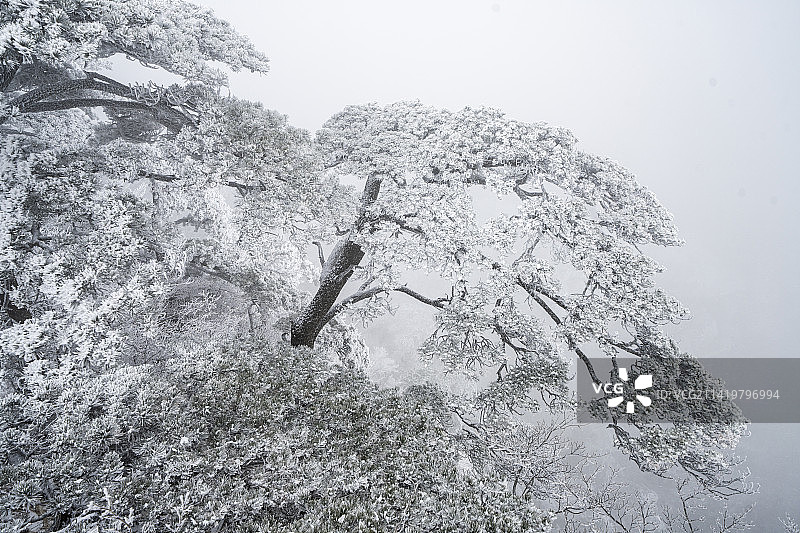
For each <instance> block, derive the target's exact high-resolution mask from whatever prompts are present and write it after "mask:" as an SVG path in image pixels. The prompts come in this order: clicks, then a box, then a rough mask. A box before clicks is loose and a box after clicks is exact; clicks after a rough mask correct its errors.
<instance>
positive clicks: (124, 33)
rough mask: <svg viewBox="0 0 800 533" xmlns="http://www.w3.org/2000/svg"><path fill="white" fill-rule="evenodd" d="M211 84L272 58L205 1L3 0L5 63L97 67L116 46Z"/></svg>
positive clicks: (0, 49) (0, 22) (260, 68)
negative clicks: (225, 68) (230, 72)
mask: <svg viewBox="0 0 800 533" xmlns="http://www.w3.org/2000/svg"><path fill="white" fill-rule="evenodd" d="M118 53H121V54H125V55H126V56H128V57H130V58H132V59H136V60H138V61H141V62H142V63H145V64H147V65H156V66H159V67H161V68H164V69H166V70H168V71H170V72H174V73H176V74H179V75H181V76H184V77H186V78H187V79H191V80H197V81H202V82H205V83H209V84H211V85H218V84H220V83H224V82H225V80H226V76H225V74H224V73H223V72H222V71H221V70H219V69H218V68H215V67H214V66H212V65H211V64H210V63H209V62H213V61H216V62H220V63H223V64H225V65H227V66H229V67H230V68H232V69H234V70H240V69H243V68H244V69H249V70H251V71H254V72H266V71H267V70H268V61H267V58H266V57H265V56H264V55H263V54H262V53H261V52H258V51H257V50H255V48H253V46H252V44H250V42H249V41H248V40H247V39H246V38H244V37H242V36H241V35H239V34H237V33H236V32H235V31H234V30H233V29H232V28H231V27H230V25H229V24H228V23H227V22H225V21H223V20H220V19H218V18H216V17H215V16H214V15H213V13H212V12H211V11H210V10H209V9H207V8H201V7H198V6H196V5H194V4H191V3H189V2H183V1H181V0H173V1H169V2H166V1H159V0H139V1H136V2H132V1H127V0H77V1H69V2H63V1H57V0H3V1H2V2H0V55H2V56H3V63H4V65H3V66H6V65H8V64H19V63H31V62H34V61H42V62H45V63H54V64H56V65H59V66H67V67H69V68H72V69H85V68H87V66H88V67H90V68H91V65H92V64H94V63H95V62H96V61H97V60H98V59H102V58H106V57H110V56H112V55H114V54H118Z"/></svg>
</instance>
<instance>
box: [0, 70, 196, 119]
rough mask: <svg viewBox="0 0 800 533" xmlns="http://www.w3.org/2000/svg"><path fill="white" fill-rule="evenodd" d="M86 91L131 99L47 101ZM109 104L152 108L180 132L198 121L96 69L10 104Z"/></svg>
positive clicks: (44, 107)
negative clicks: (142, 98)
mask: <svg viewBox="0 0 800 533" xmlns="http://www.w3.org/2000/svg"><path fill="white" fill-rule="evenodd" d="M82 91H98V92H103V93H107V94H113V95H115V96H119V97H121V98H127V99H129V100H125V101H120V100H115V99H107V98H68V99H62V100H56V101H44V100H47V99H48V98H52V97H63V96H65V95H67V94H69V93H74V92H82ZM94 106H109V107H116V108H126V109H136V110H139V111H148V112H150V113H151V114H153V116H154V118H155V119H156V120H158V121H159V122H161V123H162V124H164V125H165V126H167V127H168V128H169V129H171V130H173V131H179V130H180V128H181V127H183V126H186V125H194V122H193V121H192V120H191V119H190V118H189V117H188V116H186V115H184V114H183V113H181V112H180V111H178V110H176V109H174V108H173V107H171V106H169V105H166V104H164V103H161V102H158V103H156V104H153V105H149V104H147V103H144V102H139V101H138V100H137V99H136V97H135V95H134V93H133V91H132V90H131V88H130V87H128V86H126V85H123V84H122V83H119V82H118V81H115V80H113V79H111V78H108V77H107V76H103V75H102V74H97V73H95V72H87V73H86V77H85V78H81V79H77V80H66V81H62V82H59V83H53V84H50V85H46V86H44V87H39V88H38V89H34V90H32V91H28V92H27V93H25V94H23V95H20V96H18V97H16V98H14V99H13V100H11V102H9V103H8V107H10V108H11V109H16V110H17V111H19V112H20V113H37V112H42V111H56V110H62V109H71V108H80V107H94ZM7 120H8V117H2V118H0V124H3V123H4V122H6V121H7Z"/></svg>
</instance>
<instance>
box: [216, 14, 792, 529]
mask: <svg viewBox="0 0 800 533" xmlns="http://www.w3.org/2000/svg"><path fill="white" fill-rule="evenodd" d="M202 4H203V5H207V6H209V7H211V8H213V9H214V10H215V11H216V13H217V14H218V15H219V16H221V17H222V18H225V19H227V20H229V21H230V22H231V23H232V24H233V25H234V27H235V28H236V29H237V30H239V31H240V32H242V33H244V34H246V35H248V36H249V37H250V38H251V39H252V41H253V42H254V43H255V44H256V46H257V47H258V48H259V49H261V50H262V51H264V52H266V53H267V54H268V55H269V57H270V60H271V72H270V73H269V74H268V75H266V76H256V75H251V74H238V75H234V76H233V78H232V84H231V86H232V92H233V93H234V94H236V95H237V96H240V97H244V98H248V99H252V100H260V101H262V102H263V103H264V104H265V105H266V106H267V107H269V108H272V109H276V110H278V111H280V112H282V113H285V114H287V115H289V119H290V122H291V123H293V124H294V125H296V126H300V127H304V128H307V129H309V130H312V131H313V130H316V129H317V128H319V127H320V126H321V125H322V123H323V122H324V121H325V120H326V119H327V118H328V117H329V116H331V115H332V114H333V113H335V112H337V111H339V110H341V109H342V108H343V107H344V106H346V105H348V104H357V103H366V102H378V103H389V102H392V101H396V100H404V99H419V100H421V101H422V102H423V103H426V104H429V105H434V106H439V107H446V108H448V109H451V110H457V109H459V108H461V107H464V106H466V105H470V106H480V105H486V106H492V107H498V108H501V109H503V110H504V111H506V112H507V114H508V115H509V116H510V117H512V118H515V119H519V120H524V121H530V122H536V121H546V122H549V123H551V124H554V125H558V126H564V127H567V128H569V129H570V130H572V132H573V133H574V134H575V135H576V136H577V137H578V139H579V140H580V142H581V144H580V146H581V148H582V149H583V150H585V151H589V152H594V153H598V154H601V155H605V156H609V157H611V158H613V159H616V160H618V161H619V162H621V163H622V164H624V165H625V166H627V167H628V168H629V169H631V170H633V171H634V172H635V173H636V174H637V175H638V177H639V180H640V181H641V182H642V183H643V184H645V185H646V186H647V187H649V188H650V189H651V190H653V191H654V192H655V193H656V195H657V196H658V198H659V199H660V200H661V202H662V203H663V204H665V205H666V206H667V208H669V209H670V210H671V211H672V212H673V213H674V215H675V220H676V223H677V226H678V227H679V228H680V230H681V234H682V237H683V238H684V239H685V240H686V245H685V246H683V247H682V248H678V249H674V248H673V249H667V250H659V251H657V252H655V256H656V257H657V258H658V259H659V260H660V261H661V262H662V263H663V264H664V265H665V267H666V268H667V271H666V273H664V274H663V275H661V277H660V280H659V281H660V282H661V284H662V285H663V286H664V287H665V288H667V289H668V290H669V291H670V292H671V293H673V294H674V295H676V296H677V297H678V298H679V299H680V300H681V301H682V302H683V303H684V304H685V305H686V306H688V307H689V308H690V309H691V311H692V314H693V316H694V318H693V319H692V320H691V321H689V322H687V323H684V324H682V325H681V326H680V327H679V328H676V329H675V330H674V332H673V333H674V335H675V337H676V338H677V339H678V340H679V342H680V344H681V347H682V348H683V349H685V350H687V351H689V352H691V353H693V354H694V355H697V356H702V357H707V356H728V357H735V356H747V357H758V356H762V357H768V356H771V357H797V356H800V353H798V352H800V350H798V349H797V347H796V345H795V340H796V337H797V328H798V326H799V325H798V322H799V321H798V319H799V318H800V316H799V315H800V313H798V296H800V282H798V275H800V269H798V266H797V260H798V255H799V254H798V251H799V249H800V239H798V235H797V233H798V232H797V226H798V221H799V219H800V217H799V216H798V209H797V201H798V191H799V189H800V187H799V186H798V177H800V171H798V163H800V150H798V147H800V124H799V123H798V119H800V98H798V94H799V93H800V2H796V1H784V2H778V1H773V2H755V1H753V2H733V1H715V2H705V1H692V2H689V1H683V2H675V1H669V2H667V1H662V2H658V3H654V2H647V3H645V2H633V1H625V2H622V1H615V2H557V1H555V0H553V1H550V2H534V1H497V2H492V1H458V2H455V1H449V2H442V1H440V2H431V1H428V2H423V1H416V0H414V1H410V0H406V1H403V2H376V1H374V0H373V1H371V2H370V1H342V0H338V1H336V2H322V1H317V2H308V1H296V0H295V1H292V2H272V1H266V2H258V1H255V0H253V1H234V0H227V1H217V0H206V1H203V2H202ZM417 311H418V310H417ZM414 317H415V315H414V311H411V312H410V313H406V314H405V315H403V314H400V315H399V316H398V317H397V318H396V319H394V322H393V323H392V326H393V327H388V325H387V323H383V325H381V324H380V323H379V324H378V325H377V328H376V329H374V330H373V331H372V332H370V333H369V338H370V340H371V341H372V342H373V344H376V345H378V346H377V347H378V348H379V350H378V351H379V352H380V353H391V352H393V351H395V352H396V351H399V350H401V349H405V350H406V351H410V350H411V348H410V346H411V344H413V343H410V342H408V341H409V339H411V340H414V339H421V338H423V337H424V335H425V333H426V332H425V331H421V330H414V329H413V328H412V329H411V330H409V331H402V332H398V331H397V330H396V328H394V326H396V325H397V324H404V325H406V326H407V327H410V326H411V324H413V323H414V321H413V320H414ZM384 350H385V351H384ZM407 355H408V354H405V355H404V354H398V355H396V357H404V356H407ZM798 378H800V376H798ZM753 433H754V435H753V437H752V438H751V439H749V440H748V442H745V443H744V444H743V445H742V446H741V450H742V451H744V452H746V453H747V455H748V456H749V457H750V459H751V462H750V464H751V467H752V469H753V474H754V478H757V479H758V480H760V481H761V482H762V495H761V496H760V497H759V498H758V499H759V502H760V503H759V507H760V508H759V509H758V510H757V514H756V515H755V517H756V518H757V521H758V522H759V523H760V524H761V525H762V527H767V528H768V529H758V528H757V530H759V531H760V530H764V531H766V530H773V528H774V529H775V530H777V528H778V525H779V524H778V523H777V521H775V517H776V516H778V515H782V514H783V513H785V512H787V511H789V512H792V513H795V516H796V517H797V515H798V514H800V488H798V483H797V477H798V476H799V475H800V466H798V465H797V464H796V463H797V457H798V453H797V450H798V449H800V428H798V426H796V425H789V424H784V425H758V424H756V425H754V426H753Z"/></svg>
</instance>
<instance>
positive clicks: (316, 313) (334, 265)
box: [292, 175, 381, 347]
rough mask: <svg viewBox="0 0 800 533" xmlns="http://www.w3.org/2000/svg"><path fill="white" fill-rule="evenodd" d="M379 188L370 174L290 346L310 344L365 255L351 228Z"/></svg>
mask: <svg viewBox="0 0 800 533" xmlns="http://www.w3.org/2000/svg"><path fill="white" fill-rule="evenodd" d="M380 189H381V178H380V177H379V176H377V175H372V176H370V177H369V178H368V179H367V183H366V184H365V185H364V193H363V194H362V196H361V207H360V208H359V212H358V215H357V217H356V223H355V226H354V228H353V229H352V230H351V231H350V232H349V233H348V234H347V235H345V236H344V237H343V238H342V240H340V241H339V242H338V243H337V244H336V246H334V248H333V250H331V253H330V255H329V256H328V260H327V261H325V264H324V265H323V267H322V272H321V273H320V276H319V288H318V289H317V292H316V294H315V295H314V297H313V298H312V299H311V302H309V304H308V305H307V306H306V307H305V309H303V310H302V311H301V312H300V314H299V315H298V316H297V317H296V318H295V320H294V322H293V323H292V346H308V347H313V346H314V342H315V341H316V340H317V336H318V335H319V332H320V331H321V330H322V328H323V326H325V324H326V323H327V322H328V321H329V320H330V318H331V317H330V316H329V315H328V311H330V309H331V307H333V305H334V304H335V303H336V300H337V299H338V298H339V295H340V294H341V292H342V289H343V288H344V286H345V284H346V283H347V281H348V280H349V279H350V276H352V275H353V271H354V270H355V268H356V267H357V266H358V265H359V263H361V260H362V259H363V258H364V251H363V250H362V249H361V246H359V245H358V244H356V243H355V242H353V240H352V235H353V232H355V231H358V230H359V229H360V228H361V227H363V225H364V223H365V222H366V221H367V208H368V207H369V206H370V205H371V204H372V203H374V202H375V200H376V199H377V198H378V193H379V192H380Z"/></svg>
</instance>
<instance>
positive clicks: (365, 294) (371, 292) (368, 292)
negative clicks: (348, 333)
mask: <svg viewBox="0 0 800 533" xmlns="http://www.w3.org/2000/svg"><path fill="white" fill-rule="evenodd" d="M391 291H396V292H402V293H403V294H407V295H409V296H411V297H412V298H414V299H415V300H419V301H420V302H422V303H424V304H427V305H430V306H432V307H435V308H437V309H442V308H443V307H444V304H445V302H447V298H437V299H435V300H434V299H432V298H428V297H427V296H423V295H422V294H420V293H418V292H417V291H414V290H411V289H409V288H408V287H406V286H405V285H403V286H401V287H396V288H394V289H387V288H385V287H373V288H371V289H365V290H360V291H358V292H356V293H354V294H351V295H350V296H348V297H347V298H345V299H344V300H342V301H341V302H339V303H337V304H336V305H334V306H332V307H331V308H330V310H329V311H328V312H327V313H326V314H325V318H324V319H323V320H324V322H323V325H324V324H327V323H328V322H330V321H331V320H332V319H333V317H335V316H336V315H338V314H339V313H341V312H342V311H343V310H344V308H345V307H347V306H348V305H352V304H354V303H358V302H360V301H362V300H366V299H367V298H372V297H373V296H376V295H378V294H380V293H382V292H391Z"/></svg>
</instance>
